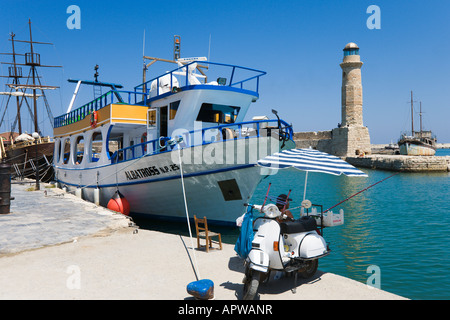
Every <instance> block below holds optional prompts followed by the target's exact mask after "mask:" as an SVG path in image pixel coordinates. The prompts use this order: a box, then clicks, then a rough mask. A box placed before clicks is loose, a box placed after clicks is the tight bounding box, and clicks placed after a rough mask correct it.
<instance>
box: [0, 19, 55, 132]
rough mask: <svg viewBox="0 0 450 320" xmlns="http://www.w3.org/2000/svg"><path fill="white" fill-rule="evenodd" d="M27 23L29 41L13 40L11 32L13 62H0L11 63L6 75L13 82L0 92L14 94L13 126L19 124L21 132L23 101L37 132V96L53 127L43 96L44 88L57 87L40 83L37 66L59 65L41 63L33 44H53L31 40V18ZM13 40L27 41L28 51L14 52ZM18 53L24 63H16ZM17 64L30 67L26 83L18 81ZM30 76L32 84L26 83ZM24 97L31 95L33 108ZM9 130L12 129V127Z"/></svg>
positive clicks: (19, 76)
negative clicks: (23, 57) (22, 52)
mask: <svg viewBox="0 0 450 320" xmlns="http://www.w3.org/2000/svg"><path fill="white" fill-rule="evenodd" d="M28 25H29V32H30V40H29V41H28V40H15V39H14V37H15V36H16V35H15V34H14V33H11V39H10V41H11V42H12V51H13V52H12V56H13V62H12V63H9V62H2V64H10V65H12V67H9V76H8V78H13V83H9V84H7V86H9V87H10V88H11V91H10V92H9V93H4V92H2V93H1V94H8V95H9V96H11V95H15V96H16V101H17V115H16V119H15V121H14V124H13V128H14V127H15V125H16V123H18V125H19V133H22V121H21V116H20V108H21V105H22V102H23V101H25V103H26V104H27V107H28V110H29V112H30V115H31V117H32V118H33V122H34V131H35V132H38V133H39V132H40V131H39V126H38V116H37V98H38V97H40V96H42V97H43V99H44V103H45V107H46V109H47V114H48V117H49V120H50V124H51V126H52V127H53V115H52V114H51V110H50V106H49V104H48V101H47V98H46V96H45V93H44V90H48V89H51V90H53V89H57V88H59V87H56V86H44V85H42V83H41V80H40V76H39V73H38V69H37V67H51V68H60V67H61V66H47V65H41V61H40V60H41V59H40V54H39V53H36V52H35V51H34V46H33V44H48V45H53V43H48V42H38V41H33V35H32V31H31V19H28ZM14 42H24V43H29V44H30V52H27V53H25V54H19V53H16V51H15V46H14ZM6 54H9V53H6ZM18 55H20V56H25V64H23V63H17V61H16V56H18ZM18 66H28V67H30V72H29V74H28V80H27V82H26V84H20V82H19V78H22V68H21V67H18ZM5 77H6V76H5ZM30 78H31V80H32V84H28V81H29V80H30ZM27 89H31V90H32V94H27V93H26V90H27ZM13 90H15V92H13ZM37 90H40V91H41V92H42V94H40V95H38V94H37ZM19 97H22V100H21V101H19ZM26 97H31V98H32V99H33V110H31V108H30V106H29V105H28V101H27V99H26ZM8 102H9V98H8V101H7V103H6V106H5V111H4V113H3V116H2V119H1V121H0V125H1V124H2V122H3V118H4V116H5V113H6V109H7V107H8ZM11 131H13V129H12V130H11Z"/></svg>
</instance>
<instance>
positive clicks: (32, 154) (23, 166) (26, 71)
mask: <svg viewBox="0 0 450 320" xmlns="http://www.w3.org/2000/svg"><path fill="white" fill-rule="evenodd" d="M28 25H29V40H17V39H15V36H16V35H15V34H14V33H13V32H11V33H10V39H9V41H11V46H12V52H11V53H1V54H2V55H7V56H11V57H12V61H11V62H2V64H6V65H8V75H2V76H1V77H3V78H8V80H7V83H6V88H7V91H5V92H0V95H4V96H6V99H5V100H6V103H5V104H4V105H3V106H2V107H1V109H0V112H1V114H0V116H1V118H0V127H1V126H2V124H4V123H5V122H6V121H5V115H6V114H7V110H8V108H11V109H15V110H14V111H15V115H16V116H15V119H14V122H13V123H12V124H11V126H10V130H9V131H7V132H4V133H3V134H1V136H0V160H2V161H7V162H10V163H11V165H12V167H13V168H14V170H13V176H18V177H28V178H33V179H34V178H36V175H38V176H39V178H40V179H43V180H48V179H50V178H51V177H52V175H53V170H52V166H51V164H52V158H53V149H54V142H53V140H52V139H51V138H50V137H43V136H42V134H41V128H40V127H39V123H38V113H37V110H38V100H40V101H42V102H43V103H44V105H45V108H46V111H47V118H48V121H49V122H50V125H51V126H52V128H53V115H52V112H51V109H50V106H49V103H48V100H47V97H46V95H45V91H46V90H55V89H57V88H58V87H56V86H47V85H43V84H42V81H41V76H40V74H39V68H41V67H45V68H48V67H50V68H54V67H59V66H49V65H42V64H41V57H40V54H39V53H37V52H36V51H35V45H37V44H38V45H51V44H52V43H48V42H38V41H33V36H32V31H31V20H29V21H28ZM17 42H19V43H26V44H29V52H26V53H18V52H17V50H16V48H15V44H16V43H17ZM21 60H22V61H21ZM14 102H15V106H14ZM24 109H26V110H25V111H24ZM26 111H28V112H29V114H30V116H31V119H33V122H34V126H33V128H31V130H30V131H31V132H33V131H34V132H33V133H32V134H28V133H27V132H26V131H24V129H25V128H24V127H25V126H24V123H23V119H22V115H21V114H22V112H26ZM5 124H6V123H5Z"/></svg>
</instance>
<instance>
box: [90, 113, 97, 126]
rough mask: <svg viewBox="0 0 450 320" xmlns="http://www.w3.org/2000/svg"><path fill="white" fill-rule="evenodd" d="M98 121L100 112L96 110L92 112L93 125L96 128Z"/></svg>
mask: <svg viewBox="0 0 450 320" xmlns="http://www.w3.org/2000/svg"><path fill="white" fill-rule="evenodd" d="M97 122H98V112H97V111H94V112H92V113H91V127H92V128H95V127H96V126H97Z"/></svg>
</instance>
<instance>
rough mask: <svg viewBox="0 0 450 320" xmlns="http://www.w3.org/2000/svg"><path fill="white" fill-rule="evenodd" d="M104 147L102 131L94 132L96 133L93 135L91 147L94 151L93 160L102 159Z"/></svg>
mask: <svg viewBox="0 0 450 320" xmlns="http://www.w3.org/2000/svg"><path fill="white" fill-rule="evenodd" d="M102 147H103V142H102V133H101V132H94V134H93V135H92V140H91V148H90V151H91V152H92V157H91V162H97V161H98V160H99V159H100V156H101V154H102Z"/></svg>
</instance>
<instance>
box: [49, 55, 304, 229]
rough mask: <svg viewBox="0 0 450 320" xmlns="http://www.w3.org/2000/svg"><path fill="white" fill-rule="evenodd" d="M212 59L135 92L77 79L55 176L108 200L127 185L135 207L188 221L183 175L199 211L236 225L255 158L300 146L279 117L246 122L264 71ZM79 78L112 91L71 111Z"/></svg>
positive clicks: (254, 178) (87, 195) (59, 126)
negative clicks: (184, 199) (246, 116)
mask: <svg viewBox="0 0 450 320" xmlns="http://www.w3.org/2000/svg"><path fill="white" fill-rule="evenodd" d="M205 60H206V59H204V58H203V59H201V58H193V59H178V60H177V61H173V62H176V63H178V68H176V69H174V70H172V71H170V72H166V73H164V74H162V75H160V76H158V77H156V78H154V79H151V80H149V81H145V82H144V83H142V84H140V85H138V86H136V87H135V88H134V89H133V90H131V91H124V90H122V86H120V85H117V84H112V83H101V82H98V81H78V80H69V81H71V82H75V83H77V88H76V90H75V93H74V98H73V99H72V101H71V104H70V106H69V108H68V110H67V113H66V114H63V115H61V116H59V117H56V118H55V120H54V139H55V150H54V169H55V180H56V181H57V183H58V184H59V185H60V186H61V187H66V188H68V189H69V191H72V192H74V191H78V193H79V194H80V193H81V194H82V197H83V198H84V199H86V200H89V201H92V202H98V203H99V204H100V205H102V206H106V205H107V203H108V201H109V200H110V199H111V197H112V196H113V195H114V194H115V192H116V191H117V190H119V191H120V193H121V194H123V195H124V196H125V198H126V199H127V200H128V202H129V204H130V211H131V212H132V213H136V214H146V215H152V216H153V217H159V218H165V219H185V218H186V208H185V203H184V201H183V190H182V184H181V173H182V174H183V178H184V184H185V195H186V200H187V207H188V209H189V210H188V211H189V215H190V217H191V218H192V217H193V216H194V215H196V216H200V217H203V216H206V217H207V218H208V220H209V221H208V222H211V223H225V224H230V223H231V224H234V223H235V220H236V218H237V217H239V216H241V215H242V214H243V213H244V212H245V207H244V205H243V204H244V203H246V202H248V201H249V199H250V198H251V196H252V194H253V192H254V190H255V189H256V187H257V185H258V183H259V182H260V181H261V179H262V178H263V177H264V175H262V174H261V170H264V168H261V167H259V166H257V161H258V160H259V159H261V158H263V157H265V156H267V155H270V154H273V153H275V152H279V151H280V150H282V149H292V148H294V147H295V143H294V141H293V140H292V138H293V130H292V127H291V126H290V125H289V124H288V123H286V122H285V121H283V120H281V119H279V118H278V115H277V119H274V120H269V118H267V117H265V116H262V117H256V118H254V119H252V120H251V121H245V120H244V118H245V115H246V113H247V111H248V108H249V107H250V105H251V104H252V102H256V101H257V100H258V98H259V81H260V78H261V77H262V76H263V75H265V72H263V71H260V70H255V69H250V68H244V67H239V66H236V65H228V64H221V63H213V62H209V61H205ZM200 63H201V65H200ZM200 67H201V68H202V69H200ZM197 71H199V73H197ZM208 78H210V79H217V80H215V81H210V82H208ZM81 84H87V85H94V86H97V87H98V86H102V87H108V88H109V91H108V92H106V93H105V94H102V95H101V96H98V97H97V98H96V99H94V100H92V101H90V102H88V103H86V104H84V105H82V106H80V107H78V108H76V109H72V106H73V101H74V100H75V96H76V93H77V92H78V89H79V87H80V85H81ZM119 89H120V90H119Z"/></svg>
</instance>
